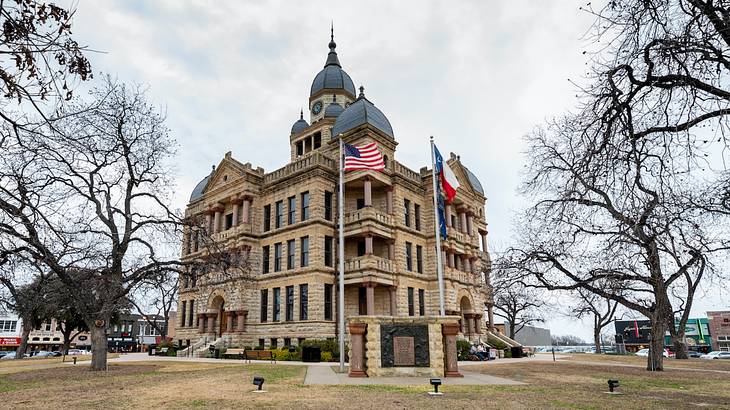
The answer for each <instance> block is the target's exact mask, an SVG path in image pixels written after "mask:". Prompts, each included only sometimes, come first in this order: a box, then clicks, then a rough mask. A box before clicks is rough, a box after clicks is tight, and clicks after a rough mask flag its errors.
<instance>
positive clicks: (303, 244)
mask: <svg viewBox="0 0 730 410" xmlns="http://www.w3.org/2000/svg"><path fill="white" fill-rule="evenodd" d="M305 266H309V237H308V236H302V237H301V238H299V267H301V268H303V267H305Z"/></svg>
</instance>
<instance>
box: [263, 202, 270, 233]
mask: <svg viewBox="0 0 730 410" xmlns="http://www.w3.org/2000/svg"><path fill="white" fill-rule="evenodd" d="M270 230H271V205H266V206H264V232H268V231H270Z"/></svg>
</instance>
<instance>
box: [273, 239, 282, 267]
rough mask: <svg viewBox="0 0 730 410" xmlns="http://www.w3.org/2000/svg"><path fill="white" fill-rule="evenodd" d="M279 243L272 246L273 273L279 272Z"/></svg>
mask: <svg viewBox="0 0 730 410" xmlns="http://www.w3.org/2000/svg"><path fill="white" fill-rule="evenodd" d="M281 257H282V255H281V242H278V243H275V244H274V272H280V271H281Z"/></svg>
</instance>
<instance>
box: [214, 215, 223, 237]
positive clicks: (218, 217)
mask: <svg viewBox="0 0 730 410" xmlns="http://www.w3.org/2000/svg"><path fill="white" fill-rule="evenodd" d="M220 230H221V211H215V216H214V217H213V233H218V232H220Z"/></svg>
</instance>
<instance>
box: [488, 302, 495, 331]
mask: <svg viewBox="0 0 730 410" xmlns="http://www.w3.org/2000/svg"><path fill="white" fill-rule="evenodd" d="M487 315H488V319H489V331H490V332H494V306H493V305H487Z"/></svg>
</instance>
